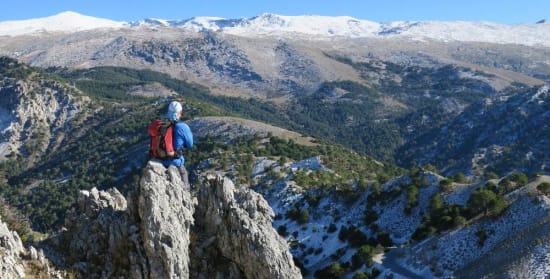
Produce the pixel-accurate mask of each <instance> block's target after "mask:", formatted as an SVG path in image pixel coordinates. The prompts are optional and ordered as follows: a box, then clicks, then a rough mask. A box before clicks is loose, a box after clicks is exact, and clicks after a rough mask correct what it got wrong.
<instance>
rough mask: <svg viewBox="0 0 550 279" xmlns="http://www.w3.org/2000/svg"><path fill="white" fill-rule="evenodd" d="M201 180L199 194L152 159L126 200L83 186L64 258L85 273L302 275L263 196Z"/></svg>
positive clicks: (132, 275) (219, 180)
mask: <svg viewBox="0 0 550 279" xmlns="http://www.w3.org/2000/svg"><path fill="white" fill-rule="evenodd" d="M202 180H203V181H204V182H203V183H202V185H200V186H199V187H200V189H201V190H200V191H199V195H198V197H196V198H195V199H193V198H192V191H190V189H187V188H186V187H184V184H183V182H182V179H181V176H180V174H179V172H178V170H177V169H176V168H175V167H170V168H168V169H166V168H165V167H164V166H162V164H160V163H158V162H155V161H150V162H149V163H148V164H147V167H146V168H145V170H144V173H143V175H142V178H141V181H140V185H139V189H138V191H136V193H130V194H129V195H128V198H127V199H124V197H123V196H122V195H121V194H120V193H119V192H118V191H117V190H116V189H114V188H113V189H110V190H108V191H98V190H97V189H92V190H91V191H81V192H80V197H79V202H78V205H79V206H78V209H77V210H76V211H75V212H74V213H73V214H72V216H71V217H70V218H68V219H67V222H66V227H67V231H66V233H64V235H63V236H62V237H61V239H62V240H61V241H60V246H64V247H68V249H67V248H65V250H67V251H70V252H69V255H67V256H66V259H65V263H66V264H67V265H69V266H73V267H76V270H77V273H78V274H77V276H78V277H79V278H119V277H123V278H212V276H215V277H218V278H301V274H300V271H299V269H298V268H297V267H296V266H295V265H294V262H293V259H292V256H291V254H290V252H289V251H288V246H287V244H286V242H285V241H284V239H282V238H281V237H280V236H279V235H278V234H277V232H276V231H275V230H274V229H273V227H272V223H271V222H272V216H273V212H272V210H271V208H270V207H269V205H268V204H267V202H266V201H265V200H264V199H263V197H262V196H260V195H259V194H257V193H255V192H253V191H251V190H249V189H241V190H237V189H235V186H234V185H233V183H232V182H231V181H230V180H228V179H226V178H222V177H209V178H203V179H202ZM199 187H197V188H199ZM197 198H198V199H197Z"/></svg>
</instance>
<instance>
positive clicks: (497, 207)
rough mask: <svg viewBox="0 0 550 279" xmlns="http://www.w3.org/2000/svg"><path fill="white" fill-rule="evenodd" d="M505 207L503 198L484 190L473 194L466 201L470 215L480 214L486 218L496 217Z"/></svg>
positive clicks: (505, 203)
mask: <svg viewBox="0 0 550 279" xmlns="http://www.w3.org/2000/svg"><path fill="white" fill-rule="evenodd" d="M506 207H507V202H506V200H505V199H504V197H503V196H501V195H499V194H497V193H495V192H493V191H491V190H489V189H485V188H480V189H478V190H476V191H475V192H473V193H472V194H471V195H470V198H469V199H468V208H469V210H470V211H471V213H472V214H479V213H482V212H483V214H484V215H487V216H498V215H499V214H500V213H502V212H503V211H504V210H505V209H506Z"/></svg>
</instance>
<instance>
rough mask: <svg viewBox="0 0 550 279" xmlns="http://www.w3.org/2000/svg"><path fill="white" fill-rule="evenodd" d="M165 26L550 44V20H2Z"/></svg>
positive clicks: (11, 30)
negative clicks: (517, 21) (378, 21)
mask: <svg viewBox="0 0 550 279" xmlns="http://www.w3.org/2000/svg"><path fill="white" fill-rule="evenodd" d="M141 26H149V27H155V26H163V27H172V28H181V29H185V30H190V31H193V32H205V31H211V32H222V33H227V34H233V35H238V36H244V37H255V36H291V37H295V36H301V37H304V38H309V39H323V38H332V37H344V38H345V37H347V38H405V39H413V40H417V41H429V40H434V41H442V42H451V41H466V42H486V43H497V44H519V45H528V46H541V47H550V23H548V22H547V21H545V20H543V21H539V22H537V23H533V24H515V25H508V24H497V23H492V22H483V21H480V22H471V21H394V22H388V23H377V22H373V21H368V20H361V19H356V18H353V17H349V16H336V17H331V16H317V15H303V16H283V15H277V14H270V13H266V14H262V15H260V16H256V17H252V18H241V19H224V18H219V17H194V18H191V19H185V20H165V19H156V18H151V19H144V20H140V21H137V22H131V23H128V22H119V21H111V20H108V19H100V18H94V17H90V16H84V15H81V14H78V13H75V12H64V13H60V14H58V15H54V16H51V17H46V18H38V19H29V20H20V21H5V22H0V36H2V35H9V36H17V35H23V34H34V33H40V32H55V31H64V32H77V31H82V30H90V29H95V28H137V27H141Z"/></svg>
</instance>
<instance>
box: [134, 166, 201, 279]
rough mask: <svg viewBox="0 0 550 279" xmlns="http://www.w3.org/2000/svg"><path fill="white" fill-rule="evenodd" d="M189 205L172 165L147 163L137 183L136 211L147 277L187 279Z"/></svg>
mask: <svg viewBox="0 0 550 279" xmlns="http://www.w3.org/2000/svg"><path fill="white" fill-rule="evenodd" d="M193 210H194V208H193V204H192V202H191V194H190V191H189V189H185V187H184V184H183V183H182V180H181V176H180V174H179V172H178V170H177V169H176V168H175V167H171V168H169V169H168V170H166V168H164V166H162V165H161V164H159V163H152V162H151V163H149V164H148V166H147V170H146V171H145V173H144V175H143V177H142V179H141V183H140V193H139V197H138V212H139V219H140V225H139V226H140V229H141V236H142V238H143V247H144V250H145V255H146V257H147V262H148V264H149V270H150V277H151V278H188V277H189V244H190V240H189V238H190V229H191V226H192V225H193Z"/></svg>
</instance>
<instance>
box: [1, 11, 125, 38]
mask: <svg viewBox="0 0 550 279" xmlns="http://www.w3.org/2000/svg"><path fill="white" fill-rule="evenodd" d="M127 25H128V23H126V22H120V21H113V20H109V19H103V18H96V17H91V16H85V15H81V14H79V13H75V12H70V11H68V12H63V13H60V14H57V15H54V16H49V17H44V18H37V19H28V20H14V21H4V22H0V36H19V35H27V34H37V33H38V34H40V33H44V32H78V31H84V30H92V29H98V28H122V27H125V26H127Z"/></svg>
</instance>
